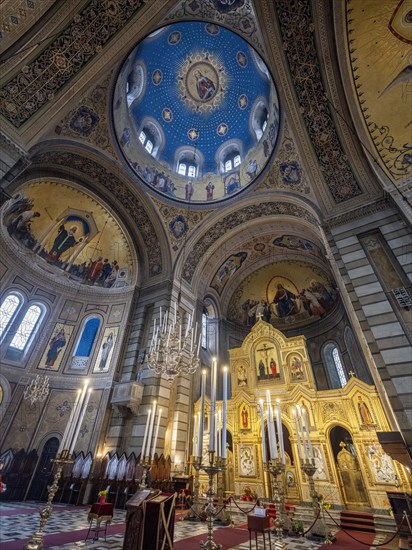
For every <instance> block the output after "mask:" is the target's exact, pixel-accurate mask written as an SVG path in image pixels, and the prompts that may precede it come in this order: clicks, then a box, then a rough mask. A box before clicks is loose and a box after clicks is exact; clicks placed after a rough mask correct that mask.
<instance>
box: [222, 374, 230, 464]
mask: <svg viewBox="0 0 412 550" xmlns="http://www.w3.org/2000/svg"><path fill="white" fill-rule="evenodd" d="M228 375H229V369H228V368H227V367H223V425H222V455H221V456H222V458H226V437H227V433H226V425H227V395H228V391H227V382H228Z"/></svg>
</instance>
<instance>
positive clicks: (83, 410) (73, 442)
mask: <svg viewBox="0 0 412 550" xmlns="http://www.w3.org/2000/svg"><path fill="white" fill-rule="evenodd" d="M91 393H92V389H91V388H90V389H89V391H88V392H87V393H86V397H85V399H84V401H83V404H82V409H81V412H80V415H79V419H78V421H77V426H76V431H75V432H74V435H73V438H72V441H71V445H70V449H69V455H71V454H72V452H73V450H74V446H75V445H76V441H77V438H78V436H79V432H80V428H81V425H82V422H83V418H84V415H85V414H86V409H87V405H88V403H89V399H90V394H91Z"/></svg>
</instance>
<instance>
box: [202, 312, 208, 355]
mask: <svg viewBox="0 0 412 550" xmlns="http://www.w3.org/2000/svg"><path fill="white" fill-rule="evenodd" d="M207 317H208V315H207V309H204V310H203V313H202V348H203V349H207Z"/></svg>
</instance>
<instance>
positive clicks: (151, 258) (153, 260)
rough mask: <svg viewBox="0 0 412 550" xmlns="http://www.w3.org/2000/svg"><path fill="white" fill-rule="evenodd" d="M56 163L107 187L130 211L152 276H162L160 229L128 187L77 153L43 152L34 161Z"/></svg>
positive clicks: (95, 163)
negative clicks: (155, 226)
mask: <svg viewBox="0 0 412 550" xmlns="http://www.w3.org/2000/svg"><path fill="white" fill-rule="evenodd" d="M35 163H36V164H55V165H58V166H65V167H67V168H69V169H70V170H73V169H77V170H79V172H82V173H83V174H86V175H87V176H88V177H90V178H91V179H93V180H94V181H96V182H99V184H100V185H103V186H104V187H105V188H106V189H107V190H108V191H110V193H112V194H113V196H114V197H116V199H117V200H118V201H119V202H120V203H121V204H122V206H123V208H124V209H125V210H127V212H128V213H129V214H130V216H131V218H132V219H133V221H134V223H135V224H136V227H137V229H138V230H139V232H140V233H141V235H142V239H143V240H144V242H145V243H146V245H147V247H146V254H147V257H148V262H149V274H150V275H151V276H154V275H158V274H159V273H161V272H162V270H163V265H162V252H161V248H160V244H159V239H158V238H157V235H156V230H155V228H154V226H153V224H152V222H151V221H150V219H149V217H148V215H147V213H146V211H145V209H144V208H143V207H142V205H141V204H140V203H139V199H138V197H136V196H135V195H134V194H133V193H132V192H131V191H130V190H129V189H127V187H126V186H125V184H124V183H123V182H122V181H121V180H120V179H119V178H118V177H117V176H116V175H115V174H114V173H113V172H111V171H109V170H107V169H106V168H104V167H103V166H100V165H99V164H98V163H97V162H95V161H93V160H91V159H86V158H84V157H82V156H80V155H78V154H76V153H58V152H50V153H40V154H39V155H36V156H35V157H34V158H33V164H35Z"/></svg>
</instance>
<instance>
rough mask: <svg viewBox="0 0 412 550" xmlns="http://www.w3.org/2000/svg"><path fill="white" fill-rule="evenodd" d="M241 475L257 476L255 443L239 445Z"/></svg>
mask: <svg viewBox="0 0 412 550" xmlns="http://www.w3.org/2000/svg"><path fill="white" fill-rule="evenodd" d="M239 475H240V476H241V477H255V476H256V449H255V446H254V445H253V444H251V445H239Z"/></svg>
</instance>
